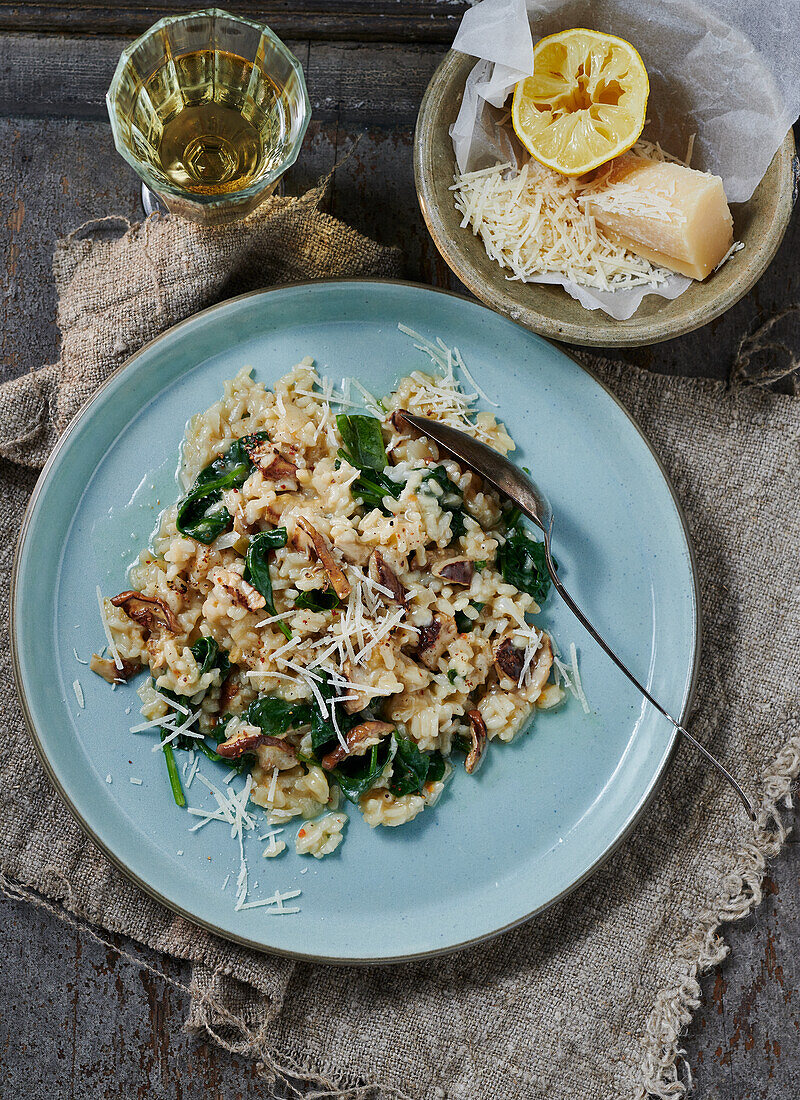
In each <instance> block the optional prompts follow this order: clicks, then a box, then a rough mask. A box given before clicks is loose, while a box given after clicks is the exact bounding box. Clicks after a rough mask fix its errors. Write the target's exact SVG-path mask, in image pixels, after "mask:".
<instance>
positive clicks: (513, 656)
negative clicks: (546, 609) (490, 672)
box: [494, 634, 553, 698]
mask: <svg viewBox="0 0 800 1100" xmlns="http://www.w3.org/2000/svg"><path fill="white" fill-rule="evenodd" d="M494 664H495V668H496V669H497V672H498V675H499V677H500V682H501V686H507V683H508V681H509V680H510V681H512V687H513V688H524V689H525V691H526V692H528V694H529V695H530V696H531V697H532V698H536V697H537V696H538V695H540V694H541V691H542V688H543V687H544V685H545V684H546V683H547V677H548V676H549V675H550V669H551V668H552V667H553V647H552V645H551V643H550V639H549V637H548V636H547V635H546V634H543V635H542V640H541V642H540V643H539V646H538V648H537V650H536V653H535V655H534V660H533V661H531V663H530V664H529V665H528V669H527V672H526V679H525V682H524V683H522V684H520V678H521V677H522V671H523V669H524V668H525V650H524V649H521V648H520V647H519V646H516V645H514V643H513V642H512V640H511V638H506V639H505V640H504V641H502V642H501V643H500V645H499V646H497V648H496V649H495V651H494ZM504 680H505V681H506V684H503V681H504Z"/></svg>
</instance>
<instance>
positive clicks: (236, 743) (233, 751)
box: [217, 726, 297, 760]
mask: <svg viewBox="0 0 800 1100" xmlns="http://www.w3.org/2000/svg"><path fill="white" fill-rule="evenodd" d="M254 730H255V727H254V726H242V727H241V728H240V729H238V730H237V731H236V733H234V735H233V737H229V738H228V740H227V741H222V742H221V743H220V744H219V745H217V752H218V753H219V755H220V756H224V757H225V759H226V760H238V759H239V757H240V756H244V754H245V753H246V752H255V750H256V749H257V748H258V746H259V745H275V746H278V747H280V748H281V749H283V750H284V751H285V752H288V753H289V754H290V755H292V756H295V757H296V756H297V750H296V749H295V747H294V745H291V744H290V743H289V742H288V741H284V740H283V739H282V738H280V737H270V736H269V735H268V734H266V733H261V732H260V731H258V732H254Z"/></svg>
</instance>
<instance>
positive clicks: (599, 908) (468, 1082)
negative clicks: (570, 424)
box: [0, 192, 800, 1100]
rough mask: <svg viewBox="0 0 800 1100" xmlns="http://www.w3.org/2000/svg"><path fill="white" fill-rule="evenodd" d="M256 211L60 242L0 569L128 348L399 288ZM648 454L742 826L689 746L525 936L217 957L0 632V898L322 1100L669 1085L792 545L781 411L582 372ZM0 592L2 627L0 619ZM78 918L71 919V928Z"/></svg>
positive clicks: (8, 471)
mask: <svg viewBox="0 0 800 1100" xmlns="http://www.w3.org/2000/svg"><path fill="white" fill-rule="evenodd" d="M318 199H319V192H317V193H315V194H313V195H311V196H308V197H306V198H305V199H303V200H299V201H293V200H276V202H275V203H274V204H273V206H272V207H271V208H270V209H269V210H268V211H267V212H266V215H264V216H262V215H259V216H257V217H256V218H255V219H253V220H251V224H250V225H248V226H245V227H241V226H239V227H235V228H232V229H225V230H218V231H216V232H209V231H204V230H201V229H198V228H196V227H193V226H191V225H188V224H186V223H181V222H179V221H176V220H173V219H171V218H166V219H161V220H159V219H158V218H155V219H151V220H149V221H148V222H146V223H145V224H144V225H142V226H136V227H134V228H132V229H130V231H128V232H127V233H125V235H124V236H122V237H121V238H120V239H118V240H113V241H109V240H100V239H77V238H73V239H68V240H66V241H62V242H60V243H59V245H58V248H57V251H56V256H55V278H56V283H57V289H58V294H59V305H58V321H59V325H60V327H61V331H62V335H63V345H62V354H61V359H60V361H59V363H58V364H56V365H55V366H52V367H45V368H44V369H43V370H41V371H38V372H37V373H35V374H33V375H28V376H26V377H23V378H22V379H20V380H17V381H13V382H10V383H6V384H5V386H4V387H3V392H2V406H1V407H2V413H0V418H1V419H2V424H0V455H2V456H4V458H3V460H2V462H1V464H0V472H1V473H2V479H3V481H2V498H1V499H2V504H0V508H1V509H2V521H3V523H2V526H3V530H4V531H5V532H6V536H7V537H6V539H5V540H4V549H3V551H2V565H3V570H4V572H5V573H6V575H7V574H8V572H9V570H10V567H11V558H12V549H13V544H12V539H11V537H10V536H11V533H12V532H13V531H15V530H16V529H17V528H18V527H19V523H20V520H21V517H22V513H23V509H24V507H25V502H26V500H27V497H28V495H29V493H30V491H31V489H32V487H33V484H34V481H35V479H36V474H37V469H36V468H37V467H38V466H39V465H40V464H41V463H42V461H43V459H44V458H45V456H46V454H47V452H48V450H49V449H50V448H51V446H52V444H53V442H54V440H55V439H56V437H57V435H58V433H59V432H60V431H61V430H62V429H63V428H64V426H65V425H66V423H67V422H68V421H69V419H70V417H71V416H72V415H73V413H74V412H75V410H76V409H77V408H78V407H79V405H80V404H81V403H82V401H83V400H84V399H85V398H86V397H87V396H88V395H89V394H90V393H91V392H92V390H93V389H94V388H95V386H96V385H97V384H98V383H99V382H100V381H101V380H102V379H103V378H105V377H106V375H107V374H108V373H109V371H111V370H112V369H113V368H114V367H116V366H117V365H118V364H119V363H120V362H122V361H123V359H124V358H125V356H127V355H128V354H130V353H131V352H132V351H134V350H135V349H136V348H138V347H140V346H141V345H142V344H143V343H144V342H145V341H147V340H149V339H150V338H151V337H153V336H154V335H155V334H156V333H157V332H159V331H161V330H162V329H164V328H165V327H167V326H168V325H170V324H172V323H173V322H175V321H178V320H179V319H180V318H182V317H185V316H187V315H188V314H190V313H192V312H194V311H195V310H197V309H199V308H201V307H203V306H205V305H207V304H209V303H210V302H211V301H213V300H216V299H218V298H220V297H223V296H225V295H227V294H231V293H234V292H236V291H240V290H245V289H248V288H250V287H251V286H257V285H268V284H270V283H273V282H280V281H286V280H292V279H300V278H309V277H314V276H331V275H337V274H350V275H352V274H376V275H389V274H394V273H395V271H396V266H397V262H398V257H397V254H396V253H393V252H392V251H390V250H387V249H383V248H379V247H378V246H376V245H374V244H373V243H371V242H370V241H366V240H364V239H363V238H361V237H359V236H358V235H357V234H355V233H354V232H352V231H351V230H348V229H347V228H346V227H344V226H342V225H341V224H339V223H337V222H335V221H334V220H333V219H331V218H329V217H326V216H325V215H323V214H321V213H319V212H318V210H317V202H318ZM592 366H593V367H594V369H595V370H596V371H597V372H598V373H599V374H600V376H601V377H602V378H603V379H604V380H605V381H606V382H607V383H608V384H609V385H610V386H611V387H612V388H613V390H614V391H615V393H617V394H618V395H619V397H620V398H621V399H622V400H623V402H624V403H625V404H626V406H627V407H628V408H629V409H630V410H631V412H632V413H633V414H634V416H635V417H636V418H637V419H638V420H639V422H640V424H641V425H642V426H643V428H644V430H645V431H646V433H647V434H648V436H649V437H650V439H651V440H652V441H653V443H654V445H655V447H656V450H657V451H658V453H659V454H660V455H661V457H662V459H663V460H664V462H665V464H666V467H667V469H668V470H669V473H670V475H671V477H672V479H673V481H674V483H675V486H676V488H677V492H678V495H679V497H680V499H681V501H682V502H683V505H684V507H685V509H686V512H687V515H688V520H689V524H690V527H691V531H692V536H693V539H694V544H695V548H696V551H697V560H698V567H699V572H700V582H701V589H702V607H703V616H704V624H705V636H704V649H703V662H702V673H701V677H700V683H699V686H698V691H697V696H696V703H695V712H694V717H693V720H692V721H693V727H692V728H693V729H694V731H695V733H696V734H697V735H698V736H700V737H701V738H702V739H703V740H704V741H705V742H706V743H707V744H708V745H709V746H710V747H711V748H712V749H713V751H714V752H716V753H717V754H718V755H719V756H720V757H721V758H722V759H723V760H724V761H725V762H726V763H727V764H728V765H729V767H730V768H731V769H732V770H733V771H734V772H735V774H736V775H737V776H739V777H740V778H741V779H742V780H743V781H744V783H745V785H746V786H747V788H748V789H749V791H750V792H751V793H752V794H753V795H754V796H755V797H756V798H757V799H758V801H759V804H760V807H761V823H760V825H759V827H757V828H755V829H754V828H753V827H752V826H750V825H749V823H748V822H747V820H746V818H745V816H744V814H743V813H742V812H741V810H740V808H739V806H738V804H737V803H736V801H735V796H733V795H732V794H731V793H729V791H728V790H727V789H726V788H725V786H724V785H722V784H721V783H720V781H719V780H718V779H717V777H716V776H715V774H714V773H713V772H712V771H711V770H709V769H708V768H707V767H706V766H704V764H703V762H702V761H701V760H700V759H698V757H697V756H696V755H695V754H694V753H693V752H692V751H691V750H689V749H687V748H681V750H680V751H679V753H678V757H677V760H676V762H675V764H674V766H673V767H672V769H671V770H670V773H669V775H668V778H667V781H666V783H665V785H664V787H663V789H662V791H661V793H660V795H659V796H658V798H657V799H656V801H655V803H654V804H653V806H652V807H651V808H650V810H649V811H648V812H647V813H646V815H645V816H644V818H643V820H642V821H641V822H640V824H639V825H638V827H637V828H636V830H635V832H634V834H633V836H632V837H631V838H630V839H629V840H628V841H627V842H626V843H625V845H624V846H623V847H622V848H621V849H620V851H618V852H617V853H616V855H614V857H613V858H612V859H611V860H609V861H608V862H607V863H606V864H605V865H604V867H603V869H602V870H601V871H600V872H599V873H598V874H596V875H595V876H594V878H593V879H591V881H590V882H588V883H587V884H585V885H584V886H583V887H581V888H580V889H579V890H577V891H576V892H575V893H574V894H573V895H572V896H571V897H569V898H567V899H566V900H564V901H562V902H560V903H559V904H557V905H555V906H554V907H553V908H551V909H550V910H549V911H548V912H547V913H545V914H544V915H542V916H540V917H538V918H536V919H535V920H533V921H531V922H529V923H528V924H526V925H525V926H523V927H522V928H519V929H517V930H516V931H514V932H511V933H508V934H506V935H504V936H502V937H500V938H499V939H496V940H494V941H493V942H491V943H488V944H486V945H484V946H480V947H476V948H473V949H470V950H467V951H462V952H460V953H458V954H456V955H453V956H450V957H448V958H444V959H442V960H438V961H429V962H422V963H415V964H408V965H404V966H395V967H390V968H374V969H345V968H334V967H322V966H312V965H305V964H302V963H295V962H291V961H289V960H286V959H280V958H273V957H270V956H267V955H261V954H257V953H255V952H252V951H249V950H245V949H243V948H239V947H235V946H232V945H231V944H229V943H226V942H225V941H223V940H220V939H217V938H216V937H214V936H213V935H210V934H208V933H206V932H204V931H202V930H200V929H198V928H195V927H193V926H192V925H191V924H189V923H187V922H186V921H185V920H182V919H181V918H178V917H175V916H173V915H172V914H171V913H169V912H168V911H167V910H165V909H163V908H162V907H161V906H160V905H158V904H156V903H155V902H153V901H151V900H150V899H149V898H148V897H145V896H143V895H142V894H141V893H140V892H139V890H138V889H137V888H136V887H135V886H133V885H131V884H130V883H129V882H127V881H126V880H125V879H124V878H123V877H122V876H120V875H119V874H118V873H117V872H116V871H115V870H114V869H113V868H112V867H111V866H110V865H109V864H108V863H107V861H106V860H105V859H104V857H103V856H102V855H101V854H100V853H99V852H98V851H96V849H95V848H94V847H93V846H92V844H91V842H90V841H89V840H87V839H86V838H85V837H84V836H83V834H82V833H81V831H80V829H79V828H78V827H77V825H75V824H74V822H73V821H72V819H71V818H70V816H69V814H66V813H65V812H64V810H63V807H62V806H61V804H60V803H59V800H58V798H57V797H56V796H55V794H54V793H53V791H52V790H51V788H50V786H49V784H48V782H47V780H46V779H45V777H44V775H43V774H42V772H41V770H40V768H39V767H38V765H37V763H36V760H35V758H34V756H33V752H32V750H31V747H30V743H29V741H28V737H27V734H26V732H25V728H24V724H23V720H22V716H21V714H20V710H19V707H18V704H17V698H16V692H15V688H14V684H13V679H12V671H11V667H10V660H9V650H8V640H7V638H4V641H3V645H2V654H3V658H2V659H3V665H2V680H1V681H0V707H1V708H2V724H3V744H4V751H3V753H2V754H1V755H0V787H1V788H2V790H3V794H4V798H3V803H2V805H3V809H2V815H3V825H4V829H3V844H2V852H1V853H0V859H1V860H2V862H1V863H0V867H1V868H2V872H3V875H4V884H5V889H6V890H7V892H8V893H10V894H12V895H13V896H17V897H20V896H23V897H27V898H30V899H31V900H32V901H34V902H36V903H38V904H43V905H46V906H49V907H52V908H53V909H54V911H56V912H57V913H58V914H59V915H61V916H62V917H64V918H65V919H74V918H78V919H80V920H81V921H83V922H86V923H87V925H88V926H90V927H89V930H90V931H91V933H92V934H94V935H102V933H101V931H100V930H101V929H108V930H113V931H115V932H124V933H126V934H127V935H129V936H132V937H134V938H135V939H137V940H139V941H141V942H142V943H145V944H149V945H150V946H151V947H153V948H155V949H157V950H158V951H161V952H168V953H170V954H172V955H175V956H178V957H180V958H183V959H189V960H191V961H192V963H193V978H192V982H191V1012H190V1018H189V1021H188V1024H189V1026H190V1027H191V1028H193V1029H196V1030H197V1032H199V1033H203V1034H206V1035H211V1036H213V1037H214V1038H215V1039H217V1041H219V1042H221V1043H222V1044H223V1045H225V1046H227V1047H228V1048H229V1049H233V1050H238V1051H246V1052H248V1053H250V1054H252V1055H254V1056H255V1057H257V1058H258V1059H259V1060H260V1061H261V1062H262V1063H263V1067H264V1072H265V1074H266V1075H267V1076H268V1077H270V1079H272V1080H275V1079H276V1078H277V1079H280V1080H281V1081H283V1082H284V1083H285V1082H286V1079H287V1078H288V1079H289V1080H292V1081H294V1082H295V1083H302V1084H303V1088H311V1089H312V1091H314V1090H316V1089H319V1090H320V1094H321V1095H326V1096H327V1095H336V1096H352V1097H367V1096H370V1097H372V1096H375V1097H378V1096H381V1097H389V1096H391V1097H395V1096H403V1097H413V1098H415V1100H427V1098H429V1097H434V1096H435V1097H449V1098H451V1100H523V1098H524V1100H531V1098H534V1097H542V1098H547V1100H562V1098H563V1100H579V1098H580V1100H582V1098H584V1097H585V1098H587V1100H588V1098H592V1100H594V1098H596V1097H597V1098H599V1097H603V1098H604V1100H613V1098H617V1097H625V1098H630V1097H637V1096H642V1095H644V1093H645V1091H646V1090H650V1091H652V1092H654V1093H655V1094H656V1095H658V1096H660V1097H665V1098H666V1097H677V1096H680V1095H681V1094H682V1092H683V1084H682V1083H681V1082H682V1078H683V1076H684V1074H685V1069H681V1062H680V1057H679V1054H680V1052H679V1036H680V1032H681V1029H682V1028H683V1027H684V1026H685V1025H686V1024H687V1022H688V1020H689V1018H690V1015H691V1010H692V1008H693V1006H694V1005H696V1003H697V997H698V994H699V986H698V983H697V976H698V973H699V972H700V971H701V970H702V969H703V968H707V967H709V966H711V965H713V964H714V963H716V962H718V961H719V960H720V959H722V958H723V957H724V955H725V952H726V948H725V946H724V944H723V942H722V940H721V939H720V937H719V934H718V931H717V930H718V928H719V925H720V922H721V921H724V920H731V919H735V918H738V917H741V916H743V915H744V914H745V913H747V912H748V911H749V909H750V907H751V906H752V905H753V904H754V903H755V902H757V901H758V900H759V898H760V885H759V884H760V880H761V876H762V872H763V869H764V861H765V859H766V858H768V857H770V856H772V855H774V854H775V853H776V852H777V851H778V849H779V847H780V844H781V841H782V839H783V837H784V835H785V828H786V824H785V822H782V821H781V820H779V818H778V804H779V803H785V804H788V800H789V792H790V787H791V783H792V780H793V778H794V777H795V776H796V775H797V773H798V770H800V731H799V730H798V701H797V694H796V692H797V687H796V682H797V674H796V670H797V642H798V637H797V624H798V622H799V621H800V607H799V606H798V603H799V601H798V586H797V564H798V562H797V547H798V545H800V529H799V528H798V515H799V514H800V508H798V505H799V504H800V499H799V493H798V489H799V487H800V486H799V485H798V471H800V461H798V459H799V458H800V424H799V422H798V410H799V409H800V405H798V403H797V401H796V400H795V399H793V398H791V397H788V396H783V395H779V394H775V393H771V392H767V391H765V390H763V389H752V388H751V389H742V390H738V391H735V392H726V391H725V390H724V388H723V387H722V386H720V385H718V384H716V383H712V382H709V381H697V380H687V379H679V378H666V377H661V376H659V375H656V374H649V373H646V372H643V371H639V370H634V369H632V368H630V367H623V366H620V365H613V364H611V363H608V362H607V361H602V360H598V359H596V358H595V359H593V360H592ZM7 596H8V586H7V585H4V586H3V605H2V609H0V615H1V617H2V618H1V625H2V630H3V632H4V633H7V631H8V608H7ZM71 914H72V915H74V917H72V916H70V915H71Z"/></svg>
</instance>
